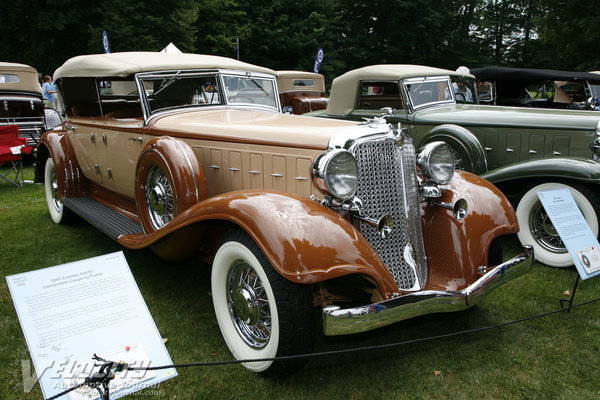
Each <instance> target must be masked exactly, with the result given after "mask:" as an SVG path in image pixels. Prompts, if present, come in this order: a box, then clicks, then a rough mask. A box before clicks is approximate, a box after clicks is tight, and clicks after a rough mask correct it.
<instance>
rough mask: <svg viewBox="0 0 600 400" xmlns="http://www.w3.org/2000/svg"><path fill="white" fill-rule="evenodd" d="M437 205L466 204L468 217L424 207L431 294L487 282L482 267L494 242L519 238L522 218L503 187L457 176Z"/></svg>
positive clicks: (428, 205) (464, 174)
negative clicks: (505, 237)
mask: <svg viewBox="0 0 600 400" xmlns="http://www.w3.org/2000/svg"><path fill="white" fill-rule="evenodd" d="M440 188H441V189H442V197H441V198H440V199H436V200H437V201H440V202H444V203H447V204H454V203H455V202H456V201H457V200H459V199H461V198H462V199H465V200H466V201H467V204H468V211H467V214H466V216H465V217H464V218H463V219H461V220H457V219H456V218H455V217H454V215H453V212H452V210H448V209H446V208H444V207H441V206H438V205H434V204H431V203H429V202H424V203H421V215H422V223H423V239H424V242H425V252H426V253H427V264H428V271H429V273H428V282H427V286H426V289H428V290H452V291H455V290H462V289H464V288H465V287H467V286H468V285H469V284H471V283H473V282H475V281H476V280H477V279H479V278H480V277H481V275H480V274H479V271H478V268H479V266H486V267H488V269H489V268H491V267H493V266H492V265H488V251H489V248H490V244H491V243H492V241H493V240H494V239H495V238H497V237H499V236H501V235H506V234H512V233H517V232H518V231H519V225H518V222H517V216H516V214H515V211H514V209H513V207H512V206H511V204H510V203H509V201H508V199H507V198H506V196H504V194H502V192H500V190H499V189H498V188H496V187H495V186H494V185H492V184H490V183H489V182H487V181H485V180H484V179H482V178H481V177H479V176H476V175H473V174H471V173H468V172H465V171H456V174H455V175H454V178H453V179H452V182H451V183H450V184H449V185H446V186H441V187H440Z"/></svg>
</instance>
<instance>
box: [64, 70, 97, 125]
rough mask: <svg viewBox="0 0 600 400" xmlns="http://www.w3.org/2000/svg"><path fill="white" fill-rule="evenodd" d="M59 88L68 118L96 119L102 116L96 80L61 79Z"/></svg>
mask: <svg viewBox="0 0 600 400" xmlns="http://www.w3.org/2000/svg"><path fill="white" fill-rule="evenodd" d="M57 86H58V89H59V90H60V93H61V95H62V99H63V103H64V107H65V112H66V114H67V116H69V117H96V116H99V115H101V114H102V113H101V111H100V103H99V101H98V93H97V91H96V80H95V79H94V78H61V79H59V80H58V82H57Z"/></svg>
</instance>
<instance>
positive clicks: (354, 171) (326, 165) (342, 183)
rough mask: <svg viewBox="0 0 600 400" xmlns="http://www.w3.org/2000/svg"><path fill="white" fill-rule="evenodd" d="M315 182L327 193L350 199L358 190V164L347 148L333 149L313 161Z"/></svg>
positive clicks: (342, 199) (338, 197) (342, 198)
mask: <svg viewBox="0 0 600 400" xmlns="http://www.w3.org/2000/svg"><path fill="white" fill-rule="evenodd" d="M312 172H313V183H314V185H315V186H316V187H317V189H319V190H320V191H321V193H323V194H325V195H331V196H333V197H335V198H336V199H338V200H341V201H344V200H348V199H349V198H351V197H352V196H354V193H355V192H356V186H357V183H358V165H357V164H356V159H355V158H354V156H353V155H352V153H350V152H349V151H347V150H341V149H336V150H331V151H328V152H326V153H323V154H321V155H320V156H319V157H317V158H316V159H315V161H314V163H313V171H312Z"/></svg>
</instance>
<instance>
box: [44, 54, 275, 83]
mask: <svg viewBox="0 0 600 400" xmlns="http://www.w3.org/2000/svg"><path fill="white" fill-rule="evenodd" d="M180 69H184V70H185V69H232V70H242V71H250V72H259V73H264V74H270V75H275V71H273V70H271V69H268V68H263V67H259V66H256V65H252V64H248V63H245V62H242V61H237V60H234V59H231V58H227V57H219V56H208V55H202V54H187V53H159V52H156V53H152V52H133V51H132V52H124V53H109V54H91V55H85V56H77V57H73V58H71V59H69V60H67V61H66V62H65V63H64V64H63V65H62V66H61V67H59V68H58V69H57V70H56V71H55V72H54V80H57V79H59V78H64V77H88V76H99V77H105V76H122V77H124V76H129V75H133V74H136V73H138V72H152V71H169V70H180Z"/></svg>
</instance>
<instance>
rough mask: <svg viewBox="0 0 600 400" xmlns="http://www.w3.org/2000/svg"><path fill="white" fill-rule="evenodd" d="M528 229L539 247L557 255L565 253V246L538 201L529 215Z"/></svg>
mask: <svg viewBox="0 0 600 400" xmlns="http://www.w3.org/2000/svg"><path fill="white" fill-rule="evenodd" d="M529 227H530V229H531V232H532V234H533V237H534V239H535V240H536V242H537V243H539V244H540V246H542V247H544V248H545V249H547V250H549V251H551V252H553V253H557V254H561V253H566V252H567V249H566V247H565V244H564V243H563V241H562V239H561V238H560V236H559V235H558V232H557V231H556V228H555V227H554V225H553V224H552V221H550V217H549V216H548V213H547V212H546V210H544V207H542V203H541V202H539V201H538V203H537V205H536V206H535V208H534V210H533V212H532V213H531V214H530V219H529Z"/></svg>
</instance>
